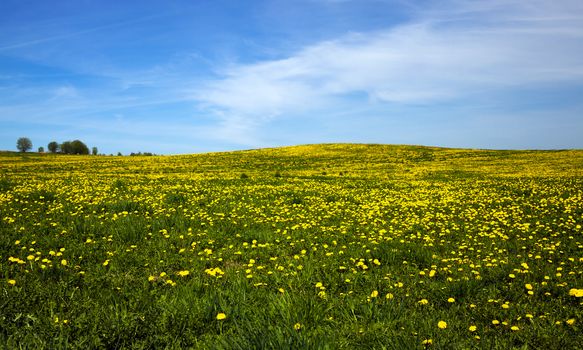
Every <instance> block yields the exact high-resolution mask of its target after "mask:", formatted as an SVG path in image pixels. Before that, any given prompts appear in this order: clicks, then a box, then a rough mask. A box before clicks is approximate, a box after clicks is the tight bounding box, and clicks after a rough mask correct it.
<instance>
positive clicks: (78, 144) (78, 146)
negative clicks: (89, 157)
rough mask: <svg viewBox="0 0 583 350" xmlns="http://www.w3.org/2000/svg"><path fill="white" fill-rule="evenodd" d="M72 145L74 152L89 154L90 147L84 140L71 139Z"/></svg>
mask: <svg viewBox="0 0 583 350" xmlns="http://www.w3.org/2000/svg"><path fill="white" fill-rule="evenodd" d="M71 147H72V148H73V152H72V153H73V154H89V147H87V145H86V144H84V143H83V142H82V141H79V140H74V141H71Z"/></svg>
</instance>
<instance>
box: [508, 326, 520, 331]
mask: <svg viewBox="0 0 583 350" xmlns="http://www.w3.org/2000/svg"><path fill="white" fill-rule="evenodd" d="M510 329H511V330H513V331H514V332H516V331H518V330H520V328H518V326H512V327H510Z"/></svg>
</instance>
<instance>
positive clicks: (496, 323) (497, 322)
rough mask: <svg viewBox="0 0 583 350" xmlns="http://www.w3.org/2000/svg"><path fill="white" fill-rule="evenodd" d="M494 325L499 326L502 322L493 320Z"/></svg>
mask: <svg viewBox="0 0 583 350" xmlns="http://www.w3.org/2000/svg"><path fill="white" fill-rule="evenodd" d="M492 324H493V325H499V324H500V321H498V320H492Z"/></svg>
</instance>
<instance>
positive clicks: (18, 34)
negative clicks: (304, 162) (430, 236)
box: [0, 0, 583, 154]
mask: <svg viewBox="0 0 583 350" xmlns="http://www.w3.org/2000/svg"><path fill="white" fill-rule="evenodd" d="M19 137H28V138H30V139H31V141H32V143H33V147H34V150H36V149H37V148H38V147H39V146H43V147H44V148H45V149H46V148H47V144H48V143H49V142H51V141H57V142H63V141H67V140H74V139H79V140H82V141H83V142H85V143H86V144H87V145H88V146H89V147H90V148H91V147H93V146H95V147H97V148H98V149H99V152H100V153H105V154H111V153H113V154H115V153H117V152H121V153H123V154H129V153H130V152H152V153H156V154H185V153H199V152H214V151H228V150H239V149H252V148H263V147H277V146H284V145H296V144H311V143H331V142H345V143H383V144H415V145H426V146H441V147H459V148H487V149H566V148H578V149H583V1H580V0H553V1H549V0H529V1H524V0H488V1H475V0H473V1H466V0H435V1H432V0H417V1H413V0H412V1H406V0H270V1H267V0H265V1H262V0H257V1H253V0H247V1H239V0H230V1H229V0H188V1H187V0H182V1H181V0H165V1H161V0H157V1H155V0H140V1H133V0H124V1H117V0H116V1H113V0H111V1H108V0H75V1H72V0H68V1H63V0H52V1H44V0H2V1H0V150H16V140H17V139H18V138H19Z"/></svg>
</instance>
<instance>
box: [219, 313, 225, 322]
mask: <svg viewBox="0 0 583 350" xmlns="http://www.w3.org/2000/svg"><path fill="white" fill-rule="evenodd" d="M226 318H227V315H225V314H224V313H222V312H219V313H218V314H217V320H219V321H221V320H224V319H226Z"/></svg>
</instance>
